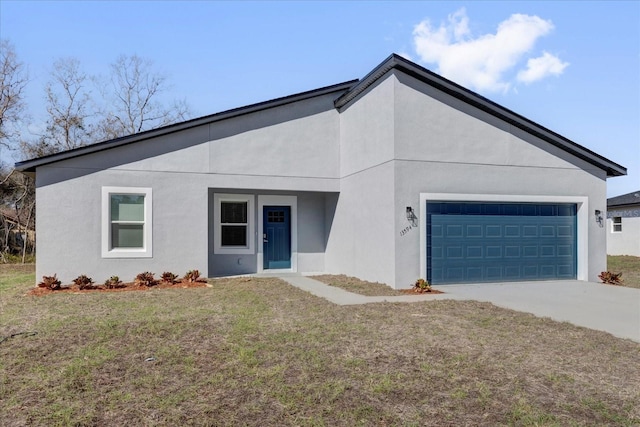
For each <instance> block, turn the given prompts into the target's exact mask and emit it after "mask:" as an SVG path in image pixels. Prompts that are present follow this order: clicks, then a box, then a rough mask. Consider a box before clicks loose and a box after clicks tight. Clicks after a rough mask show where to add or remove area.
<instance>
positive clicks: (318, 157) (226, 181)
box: [36, 94, 339, 283]
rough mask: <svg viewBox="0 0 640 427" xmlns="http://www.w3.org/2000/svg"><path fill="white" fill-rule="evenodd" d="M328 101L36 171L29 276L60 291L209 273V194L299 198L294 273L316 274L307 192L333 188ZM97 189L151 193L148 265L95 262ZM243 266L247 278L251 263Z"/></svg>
mask: <svg viewBox="0 0 640 427" xmlns="http://www.w3.org/2000/svg"><path fill="white" fill-rule="evenodd" d="M334 98H335V95H332V94H329V95H324V96H321V97H316V98H312V99H307V100H304V101H301V102H299V103H297V104H295V105H284V106H281V107H278V108H272V109H269V110H263V111H261V112H258V113H252V114H247V115H244V116H242V117H240V118H236V119H231V120H226V121H222V122H216V123H211V124H209V125H203V126H199V127H196V128H192V129H188V130H186V131H182V132H179V133H174V134H169V135H165V136H162V137H158V138H154V139H151V140H145V141H140V142H137V143H134V144H130V145H125V146H121V147H117V148H113V149H110V150H106V151H103V152H100V153H94V154H92V155H87V156H80V157H76V158H73V159H68V160H63V161H60V162H56V163H54V164H51V165H47V166H42V167H39V168H38V169H37V172H36V186H37V189H36V197H37V203H38V210H37V214H36V227H37V230H38V260H37V267H36V270H37V271H36V274H37V278H38V279H39V278H40V277H41V276H42V275H45V274H46V275H52V274H54V273H57V274H58V277H59V278H60V279H61V280H62V281H63V282H64V283H68V282H69V281H70V280H71V279H73V278H74V277H76V276H78V275H79V274H87V275H90V276H91V277H93V279H94V280H95V281H104V280H105V279H106V278H108V277H110V276H111V275H118V276H120V277H121V278H122V279H123V280H130V279H132V278H133V276H134V275H135V274H137V273H140V272H142V271H152V272H155V273H156V274H158V275H159V274H161V273H162V272H163V271H173V272H175V273H177V274H184V273H185V272H186V271H187V270H189V269H194V268H195V269H198V270H200V272H201V273H202V274H204V275H208V274H209V269H210V268H213V269H217V268H218V264H219V263H223V264H225V262H226V261H229V260H224V259H223V258H222V257H221V258H219V259H216V261H215V262H214V261H213V260H212V259H210V258H209V254H210V233H209V232H208V230H209V228H210V223H209V218H210V215H209V212H210V203H211V202H210V190H209V189H214V188H217V189H229V191H228V192H237V191H238V189H240V190H247V191H251V192H252V193H254V194H267V193H270V192H271V193H270V194H277V193H282V194H293V193H296V194H300V196H299V207H300V211H299V215H300V219H301V220H302V221H309V222H310V224H309V225H308V226H305V227H304V231H303V232H302V237H303V238H304V243H303V244H302V245H301V248H300V249H301V250H302V251H303V252H301V254H300V257H299V262H300V268H305V269H309V270H310V271H321V270H322V269H323V263H324V259H323V258H324V256H323V252H324V244H325V240H326V233H327V232H326V230H325V215H324V213H325V202H324V198H323V197H324V196H323V195H322V194H314V193H313V192H318V193H324V192H336V191H338V189H339V179H338V173H339V172H338V165H339V162H338V155H339V152H338V150H339V145H338V139H337V138H338V127H339V124H338V113H337V111H335V109H334V108H333V99H334ZM103 186H116V187H148V188H151V189H152V191H153V256H152V257H151V258H130V259H122V258H111V259H106V258H102V256H101V238H102V237H101V209H102V206H101V205H102V203H101V189H102V187H103ZM305 192H309V193H308V194H302V193H305ZM236 258H237V257H236ZM231 261H233V262H236V264H235V265H238V264H237V259H232V260H231ZM246 262H247V264H244V265H247V266H251V271H253V272H255V266H256V262H255V255H253V259H247V260H246ZM225 265H227V264H225ZM226 268H228V266H227V267H226ZM247 268H248V267H247ZM245 270H246V269H245V267H242V268H239V270H238V272H245Z"/></svg>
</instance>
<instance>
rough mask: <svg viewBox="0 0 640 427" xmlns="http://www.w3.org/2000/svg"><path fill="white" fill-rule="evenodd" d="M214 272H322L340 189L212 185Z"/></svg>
mask: <svg viewBox="0 0 640 427" xmlns="http://www.w3.org/2000/svg"><path fill="white" fill-rule="evenodd" d="M208 197H209V214H208V217H209V221H208V226H209V230H208V241H209V244H208V247H209V257H208V258H209V266H208V270H209V276H210V277H220V276H230V275H238V274H253V273H262V272H283V273H285V272H294V273H295V272H322V271H324V254H325V249H326V245H327V239H328V236H329V231H330V230H331V223H332V221H333V216H334V213H335V208H336V203H337V200H338V193H327V192H299V191H298V192H290V191H276V190H269V191H265V190H251V189H227V188H210V189H209V194H208Z"/></svg>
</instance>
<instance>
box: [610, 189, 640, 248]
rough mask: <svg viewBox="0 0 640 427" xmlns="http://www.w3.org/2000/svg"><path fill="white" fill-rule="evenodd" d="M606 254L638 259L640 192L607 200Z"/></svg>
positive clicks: (639, 243) (639, 244) (639, 245)
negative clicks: (630, 256) (629, 256)
mask: <svg viewBox="0 0 640 427" xmlns="http://www.w3.org/2000/svg"><path fill="white" fill-rule="evenodd" d="M607 254H609V255H633V256H637V257H640V190H638V191H634V192H633V193H629V194H623V195H622V196H617V197H612V198H610V199H607Z"/></svg>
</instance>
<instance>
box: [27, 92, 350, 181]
mask: <svg viewBox="0 0 640 427" xmlns="http://www.w3.org/2000/svg"><path fill="white" fill-rule="evenodd" d="M357 82H358V80H351V81H348V82H344V83H338V84H335V85H331V86H326V87H322V88H319V89H314V90H310V91H306V92H301V93H297V94H294V95H289V96H285V97H282V98H276V99H272V100H270V101H263V102H259V103H257V104H251V105H247V106H244V107H239V108H234V109H231V110H226V111H222V112H220V113H216V114H211V115H208V116H204V117H199V118H195V119H191V120H187V121H185V122H180V123H175V124H172V125H168V126H163V127H160V128H156V129H151V130H148V131H144V132H140V133H136V134H133V135H127V136H123V137H120V138H116V139H110V140H108V141H103V142H98V143H96V144H91V145H87V146H84V147H78V148H73V149H71V150H66V151H61V152H59V153H55V154H49V155H47V156H42V157H37V158H35V159H30V160H24V161H21V162H17V163H16V164H15V168H16V169H17V170H18V171H20V172H35V170H36V168H37V167H38V166H44V165H47V164H50V163H55V162H58V161H61V160H66V159H70V158H74V157H79V156H84V155H86V154H90V153H95V152H98V151H104V150H109V149H111V148H115V147H119V146H121V145H127V144H132V143H134V142H138V141H142V140H145V139H150V138H155V137H158V136H163V135H168V134H171V133H175V132H180V131H183V130H186V129H190V128H193V127H196V126H202V125H206V124H209V123H214V122H218V121H221V120H226V119H230V118H232V117H238V116H242V115H244V114H251V113H255V112H257V111H261V110H267V109H269V108H275V107H280V106H282V105H286V104H291V103H294V102H298V101H302V100H305V99H310V98H314V97H317V96H322V95H326V94H330V93H338V92H344V91H346V90H347V89H349V88H350V87H352V86H353V85H354V84H356V83H357Z"/></svg>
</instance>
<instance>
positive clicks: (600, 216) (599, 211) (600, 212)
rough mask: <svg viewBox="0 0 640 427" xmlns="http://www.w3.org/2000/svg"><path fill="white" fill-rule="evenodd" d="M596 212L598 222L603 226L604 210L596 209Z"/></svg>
mask: <svg viewBox="0 0 640 427" xmlns="http://www.w3.org/2000/svg"><path fill="white" fill-rule="evenodd" d="M594 213H595V216H596V222H597V223H598V224H600V226H601V227H602V211H601V210H600V209H596V211H595V212H594Z"/></svg>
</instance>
